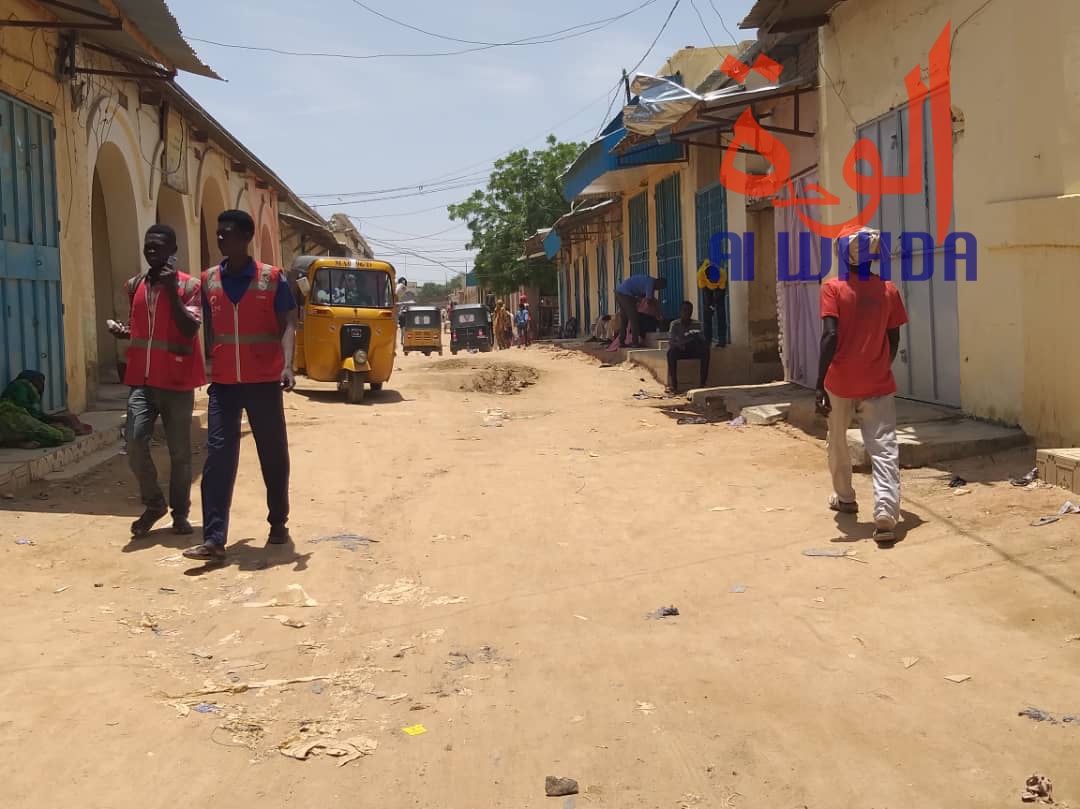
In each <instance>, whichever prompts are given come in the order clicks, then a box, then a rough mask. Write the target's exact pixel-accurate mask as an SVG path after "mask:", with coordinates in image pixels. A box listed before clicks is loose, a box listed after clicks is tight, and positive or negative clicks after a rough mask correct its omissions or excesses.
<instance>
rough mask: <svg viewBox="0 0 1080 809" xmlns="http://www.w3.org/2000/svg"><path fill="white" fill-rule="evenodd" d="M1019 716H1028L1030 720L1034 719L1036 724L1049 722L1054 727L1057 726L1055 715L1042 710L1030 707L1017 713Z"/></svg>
mask: <svg viewBox="0 0 1080 809" xmlns="http://www.w3.org/2000/svg"><path fill="white" fill-rule="evenodd" d="M1017 716H1026V717H1027V718H1028V719H1033V720H1035V721H1036V722H1049V723H1050V724H1052V725H1056V724H1057V720H1056V719H1054V716H1053V714H1051V713H1049V712H1048V711H1044V710H1042V709H1041V708H1032V707H1030V706H1029V707H1027V708H1024V710H1022V711H1020V712H1019V713H1017Z"/></svg>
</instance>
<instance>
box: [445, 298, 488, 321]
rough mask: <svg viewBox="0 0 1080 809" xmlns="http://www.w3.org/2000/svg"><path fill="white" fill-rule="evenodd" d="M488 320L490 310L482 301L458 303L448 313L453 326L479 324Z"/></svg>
mask: <svg viewBox="0 0 1080 809" xmlns="http://www.w3.org/2000/svg"><path fill="white" fill-rule="evenodd" d="M490 320H491V312H489V311H488V308H487V307H486V306H484V304H482V303H462V304H458V305H457V306H455V307H454V310H453V311H452V312H451V313H450V323H451V325H453V326H481V325H484V324H486V323H489V322H490Z"/></svg>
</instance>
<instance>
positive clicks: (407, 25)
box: [352, 0, 656, 48]
mask: <svg viewBox="0 0 1080 809" xmlns="http://www.w3.org/2000/svg"><path fill="white" fill-rule="evenodd" d="M352 1H353V3H355V4H356V5H358V6H360V8H362V9H364V10H365V11H367V12H369V13H371V14H374V15H375V16H376V17H379V18H381V19H383V20H386V21H387V22H391V23H393V24H394V25H400V26H401V27H402V28H408V29H409V30H410V31H416V32H417V33H420V34H424V35H425V36H429V37H434V38H435V39H442V40H445V41H447V42H457V43H459V44H462V45H486V46H489V47H495V48H502V47H507V46H510V45H528V44H533V41H534V40H539V39H544V38H546V37H553V36H557V35H559V34H565V33H568V32H570V31H578V30H581V29H583V28H589V27H591V26H595V25H609V24H611V23H613V22H618V21H619V20H621V19H624V18H626V17H629V16H630V15H631V14H634V13H636V12H638V11H641V9H643V8H645V7H646V6H649V5H652V4H653V3H655V2H656V0H646V2H643V3H642V4H641V5H638V6H635V7H634V8H632V9H630V10H628V11H624V12H622V13H620V14H616V15H615V16H613V17H605V18H603V19H601V20H593V21H592V22H586V23H580V24H578V25H571V26H570V27H569V28H560V29H559V30H558V31H551V32H549V33H547V34H533V35H532V36H529V37H525V38H523V39H516V40H511V41H508V42H485V41H483V40H476V39H460V38H458V37H453V36H449V35H447V34H439V33H436V32H434V31H428V30H426V29H424V28H420V27H418V26H416V25H413V24H412V23H407V22H405V21H404V20H399V19H396V18H394V17H391V16H389V15H388V14H384V13H383V12H381V11H379V10H378V9H374V8H372V7H371V6H369V5H367V4H366V3H363V2H361V0H352Z"/></svg>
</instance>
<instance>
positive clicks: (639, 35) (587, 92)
mask: <svg viewBox="0 0 1080 809" xmlns="http://www.w3.org/2000/svg"><path fill="white" fill-rule="evenodd" d="M362 2H364V3H365V4H366V5H368V6H369V7H370V8H371V9H374V10H375V11H377V12H381V13H383V14H386V15H389V16H391V17H394V18H396V19H398V20H401V21H403V22H406V23H408V24H411V25H415V26H417V27H419V28H423V29H426V30H427V31H429V32H431V33H434V34H441V35H443V36H447V37H454V38H457V39H464V40H474V41H477V42H485V43H494V42H508V41H514V40H520V39H523V38H527V37H535V36H537V35H540V34H546V33H550V32H555V31H559V30H561V29H566V28H570V27H571V26H577V25H580V24H582V23H587V22H591V21H595V20H602V19H605V18H608V17H613V16H615V15H618V14H622V13H624V12H626V11H629V10H630V9H632V8H634V7H635V6H637V5H640V4H642V3H643V2H645V0H592V2H580V0H579V1H578V2H572V0H549V2H547V3H544V4H541V3H529V4H524V3H509V2H502V3H496V2H493V1H492V0H458V1H457V2H446V0H441V1H440V2H435V0H394V2H390V0H362ZM673 4H674V0H653V2H651V3H649V4H648V5H646V6H645V7H644V8H642V9H641V10H640V11H636V12H635V13H633V14H631V15H629V16H627V17H626V18H624V19H621V20H618V21H616V22H613V23H612V24H610V25H608V26H607V27H604V28H602V29H601V30H597V31H593V32H591V33H586V34H584V35H583V36H580V37H577V38H575V39H569V40H565V41H562V42H555V43H549V44H538V45H528V46H513V47H497V48H490V49H487V50H483V51H479V52H474V53H468V54H463V55H455V56H412V57H403V56H395V57H393V58H379V59H368V60H347V59H335V58H315V57H298V56H283V55H276V54H270V53H260V52H249V51H243V50H237V49H230V48H223V47H219V46H216V45H210V44H205V43H202V42H192V45H193V47H194V48H195V50H196V51H197V52H198V53H199V55H200V56H201V57H202V58H203V60H204V61H205V62H207V63H208V64H210V65H211V66H212V67H213V68H214V69H215V70H216V71H217V72H218V73H219V74H220V75H221V76H223V77H224V78H225V79H226V81H225V82H215V81H210V80H207V79H202V78H199V77H193V76H187V75H183V76H182V77H181V84H183V85H184V87H185V89H187V90H188V91H189V92H190V93H191V94H192V95H194V96H195V97H196V98H197V99H198V100H199V101H200V103H202V104H203V106H205V107H206V108H207V109H208V110H209V111H210V112H211V114H213V115H214V116H215V117H216V118H217V119H218V120H219V121H221V123H222V124H224V125H225V126H226V127H227V128H228V129H229V130H230V131H232V133H233V134H234V135H235V136H236V137H237V138H238V139H239V140H240V141H241V142H242V143H244V144H245V145H246V146H247V147H248V148H249V149H250V150H251V151H252V152H254V153H255V154H256V155H258V156H259V158H261V159H262V160H263V161H264V162H265V163H266V164H267V165H269V166H270V167H271V168H273V169H274V171H275V172H277V174H278V175H279V176H280V177H281V178H282V179H284V180H285V181H286V182H287V183H288V184H289V185H290V186H291V187H292V188H293V190H294V191H296V192H297V193H298V194H300V195H302V196H305V198H306V200H307V201H308V202H309V203H312V204H318V205H320V206H322V205H323V204H324V203H330V204H329V205H327V206H326V207H320V208H319V210H320V212H321V213H323V214H324V215H326V216H329V215H330V214H331V213H335V212H337V211H343V212H346V213H348V214H350V215H351V216H353V217H354V219H355V220H356V221H357V223H358V224H359V226H360V229H361V232H362V233H364V234H365V236H367V237H368V238H370V239H373V240H377V242H378V243H374V242H373V244H372V247H373V248H374V249H375V253H376V255H378V256H380V257H386V258H389V260H391V261H393V262H394V263H395V264H397V265H398V266H399V269H400V267H401V265H402V264H403V265H404V267H405V273H406V274H407V275H408V276H409V277H410V279H416V280H432V281H442V280H443V278H444V276H445V275H446V274H447V271H446V269H445V268H444V267H442V266H440V265H439V264H437V263H434V262H441V263H442V264H445V265H448V266H449V267H450V268H452V270H453V271H461V270H462V269H464V267H465V262H466V261H468V260H469V258H470V253H469V252H468V251H467V250H465V249H464V246H465V244H466V243H467V241H468V231H467V229H466V228H465V226H464V224H463V223H454V222H451V221H450V220H449V219H448V218H447V216H446V205H447V204H449V203H453V202H458V201H460V200H462V199H464V198H465V197H467V196H468V195H469V193H471V190H472V189H471V187H469V188H456V189H448V190H445V191H440V192H438V193H432V194H428V195H423V196H419V195H415V194H416V192H417V189H416V186H418V185H420V184H430V181H432V180H433V179H436V178H443V179H444V181H445V179H446V178H455V177H462V178H463V179H462V181H461V182H469V181H475V180H478V179H479V180H482V176H481V175H482V174H483V173H484V172H485V170H488V169H490V166H491V162H492V160H494V159H495V158H496V157H498V156H500V155H501V154H503V153H505V152H507V151H509V150H511V149H514V148H519V147H522V146H525V147H530V148H532V147H536V146H539V145H541V144H542V142H543V138H544V137H545V136H546V135H547V134H549V133H554V134H555V135H556V136H557V137H559V138H560V139H561V140H589V139H591V138H592V137H593V135H595V134H596V132H597V130H598V129H599V128H600V126H601V124H602V123H603V122H604V114H605V110H606V109H607V108H608V105H609V103H610V101H611V100H612V98H613V95H614V90H615V84H616V82H617V81H618V79H619V76H620V72H621V70H622V68H624V67H625V68H627V69H630V68H632V67H633V66H634V64H635V63H636V62H638V60H639V59H641V57H642V56H643V55H644V54H645V52H646V51H647V50H648V48H649V45H650V43H651V42H652V41H653V39H654V38H655V37H656V35H657V33H658V32H659V31H660V28H661V26H662V25H663V24H664V20H665V18H666V17H667V15H668V13H669V12H670V11H671V8H672V6H673ZM169 5H170V7H171V9H172V11H173V13H174V14H175V15H176V17H177V19H178V20H179V22H180V26H181V28H182V29H183V31H184V34H185V36H187V37H189V38H199V39H206V40H215V41H218V42H222V43H231V44H241V45H250V46H258V47H268V48H277V49H282V50H289V51H305V52H312V51H317V52H334V53H344V54H356V55H366V54H374V53H387V52H390V53H414V54H415V53H421V54H430V53H432V52H441V51H456V50H461V49H466V48H470V47H477V46H476V45H469V44H463V43H456V42H452V41H447V40H444V39H439V38H436V37H434V36H430V35H428V34H424V33H420V32H417V31H412V30H409V29H407V28H404V27H402V26H400V25H397V24H395V23H391V22H388V21H386V20H384V19H380V18H379V17H378V16H376V15H375V14H373V13H372V12H371V11H369V10H366V9H365V8H363V7H361V6H360V5H358V4H357V0H316V1H315V2H311V3H307V4H301V3H297V2H295V0H293V2H286V0H229V2H220V0H217V1H216V2H210V0H169ZM751 5H752V0H711V1H710V0H693V1H691V0H681V2H680V4H679V6H678V8H677V9H676V10H675V13H674V16H673V17H672V19H671V22H670V24H669V25H668V27H667V29H666V30H665V31H664V33H663V35H662V36H661V37H660V40H659V42H657V44H656V47H655V48H654V49H653V51H652V53H651V54H650V55H649V56H648V58H647V59H646V60H645V62H644V63H643V64H642V66H641V68H640V69H639V71H640V72H645V73H649V72H655V71H656V70H657V69H658V68H659V67H660V66H661V65H662V64H663V63H664V61H665V60H666V59H667V57H668V56H669V55H670V54H672V53H674V52H675V51H676V50H678V49H679V48H682V47H684V46H686V45H696V46H699V47H701V46H707V45H709V44H710V36H711V38H712V41H713V42H715V44H717V45H729V44H731V42H732V38H731V36H729V34H727V33H725V31H724V28H723V26H722V25H721V16H722V18H723V21H724V23H726V25H727V28H728V29H729V30H730V31H731V32H732V33H733V34H734V35H735V36H736V37H738V38H739V39H740V40H742V39H751V38H753V35H754V32H752V31H750V32H747V31H740V30H738V28H737V26H738V23H739V21H740V20H742V18H743V17H744V16H745V14H746V12H747V11H748V10H749V9H750V6H751ZM695 6H696V8H697V10H698V11H699V12H700V15H701V18H702V19H703V20H704V26H703V24H702V21H701V20H699V18H698V14H697V13H695ZM315 9H318V10H315ZM706 28H707V30H708V33H706ZM620 101H621V97H620ZM616 103H620V102H616ZM402 186H410V189H409V190H405V191H395V192H390V193H388V194H383V195H381V196H393V195H396V194H413V196H406V197H403V198H401V199H389V200H382V201H373V202H366V203H363V204H345V203H344V202H343V201H335V200H334V199H333V198H320V199H315V198H310V197H307V195H315V194H339V193H343V192H357V191H377V190H379V189H389V188H398V187H402ZM343 199H344V198H343ZM430 209H434V210H430ZM451 228H452V229H451ZM448 229H451V230H448ZM447 230H448V232H445V233H443V232H441V231H447ZM436 233H437V234H438V235H430V234H436ZM416 236H422V237H428V238H420V239H415V238H413V237H416ZM403 249H408V250H410V251H412V252H414V253H418V254H420V256H422V257H420V256H417V255H406V256H405V257H404V258H402V257H401V252H402V250H403ZM470 266H471V262H470Z"/></svg>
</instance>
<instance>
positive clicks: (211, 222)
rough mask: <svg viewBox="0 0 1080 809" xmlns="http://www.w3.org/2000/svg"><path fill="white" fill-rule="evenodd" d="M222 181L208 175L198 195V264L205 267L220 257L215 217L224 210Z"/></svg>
mask: <svg viewBox="0 0 1080 809" xmlns="http://www.w3.org/2000/svg"><path fill="white" fill-rule="evenodd" d="M225 199H226V197H225V187H224V183H222V181H221V180H220V179H219V178H218V177H217V176H213V175H211V176H208V177H207V178H206V180H205V182H204V183H203V186H202V193H201V194H200V196H199V224H200V227H199V236H200V245H199V253H200V256H199V266H200V268H201V269H206V268H207V267H209V266H211V265H212V264H216V263H217V262H218V261H219V260H220V259H221V254H220V253H219V252H218V247H217V218H218V216H219V215H220V214H221V212H222V211H224V210H226V202H225Z"/></svg>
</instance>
